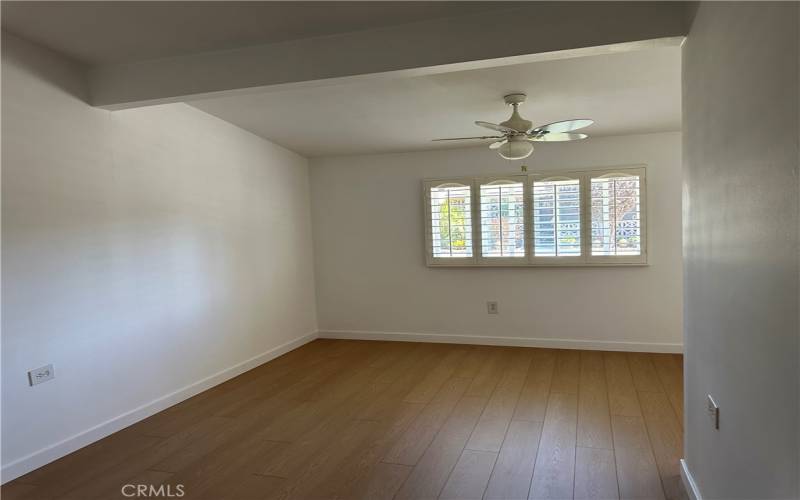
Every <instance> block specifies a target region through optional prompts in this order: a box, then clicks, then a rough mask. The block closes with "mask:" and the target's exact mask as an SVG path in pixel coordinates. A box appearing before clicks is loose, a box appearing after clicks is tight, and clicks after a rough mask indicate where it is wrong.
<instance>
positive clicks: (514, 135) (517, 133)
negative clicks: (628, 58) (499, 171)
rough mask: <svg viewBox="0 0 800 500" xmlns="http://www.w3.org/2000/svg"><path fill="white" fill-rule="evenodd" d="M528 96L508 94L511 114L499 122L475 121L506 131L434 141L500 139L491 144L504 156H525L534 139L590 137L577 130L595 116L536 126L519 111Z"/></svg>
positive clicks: (531, 150)
mask: <svg viewBox="0 0 800 500" xmlns="http://www.w3.org/2000/svg"><path fill="white" fill-rule="evenodd" d="M526 98H527V96H526V95H525V94H523V93H521V92H520V93H514V94H508V95H506V96H504V97H503V100H504V101H505V102H506V104H508V105H510V106H512V107H513V108H514V111H512V112H511V118H509V119H508V120H506V121H504V122H501V123H500V124H499V125H496V124H494V123H489V122H482V121H476V122H475V125H478V126H480V127H485V128H488V129H492V130H495V131H497V132H501V133H502V135H484V136H478V137H453V138H448V139H434V141H462V140H466V139H499V140H498V141H496V142H493V143H492V144H490V145H489V149H497V150H498V151H497V152H498V153H499V154H500V156H502V157H503V158H505V159H506V160H521V159H523V158H527V157H528V156H530V154H531V153H532V152H533V144H531V143H532V142H562V141H575V140H579V139H586V138H587V137H589V136H588V135H586V134H574V133H572V131H573V130H578V129H581V128H584V127H588V126H589V125H591V124H592V123H594V121H593V120H588V119H578V118H575V119H572V120H564V121H560V122H554V123H548V124H547V125H542V126H540V127H536V128H533V123H532V122H531V121H530V120H526V119H524V118H522V117H521V116H520V115H519V111H518V109H517V108H518V107H519V105H520V104H522V103H523V102H525V99H526Z"/></svg>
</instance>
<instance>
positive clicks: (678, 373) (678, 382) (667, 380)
mask: <svg viewBox="0 0 800 500" xmlns="http://www.w3.org/2000/svg"><path fill="white" fill-rule="evenodd" d="M650 357H651V359H652V360H653V365H654V366H655V369H656V373H658V378H659V380H661V385H662V386H663V387H664V392H665V393H666V395H667V398H669V402H670V404H671V405H672V408H673V410H674V411H675V416H676V417H677V418H678V422H679V423H680V424H681V427H683V360H682V358H680V357H676V356H675V355H674V354H651V355H650Z"/></svg>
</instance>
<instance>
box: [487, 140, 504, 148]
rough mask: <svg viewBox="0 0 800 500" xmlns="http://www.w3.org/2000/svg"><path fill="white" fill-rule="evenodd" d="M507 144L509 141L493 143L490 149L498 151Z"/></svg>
mask: <svg viewBox="0 0 800 500" xmlns="http://www.w3.org/2000/svg"><path fill="white" fill-rule="evenodd" d="M507 142H508V139H503V140H502V141H497V142H493V143H491V144H489V149H497V148H499V147H500V146H502V145H503V144H505V143H507Z"/></svg>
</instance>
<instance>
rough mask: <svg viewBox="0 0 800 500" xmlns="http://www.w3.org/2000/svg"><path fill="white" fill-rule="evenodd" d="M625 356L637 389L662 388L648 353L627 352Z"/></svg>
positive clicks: (659, 390)
mask: <svg viewBox="0 0 800 500" xmlns="http://www.w3.org/2000/svg"><path fill="white" fill-rule="evenodd" d="M627 358H628V366H629V367H630V370H631V376H632V377H633V385H634V386H635V387H636V390H637V391H649V392H661V391H662V390H663V389H662V387H661V381H660V380H659V378H658V373H656V367H655V366H654V365H653V361H652V359H651V357H650V355H648V354H644V353H640V352H631V353H627Z"/></svg>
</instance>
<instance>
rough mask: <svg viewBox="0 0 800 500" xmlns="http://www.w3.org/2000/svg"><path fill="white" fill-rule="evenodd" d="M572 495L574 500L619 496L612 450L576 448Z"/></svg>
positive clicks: (604, 498) (612, 498) (606, 498)
mask: <svg viewBox="0 0 800 500" xmlns="http://www.w3.org/2000/svg"><path fill="white" fill-rule="evenodd" d="M573 497H574V498H575V500H589V499H593V500H614V499H617V498H619V487H618V486H617V467H616V464H615V460H614V450H605V449H598V448H583V447H580V446H579V447H578V448H577V450H576V452H575V491H574V494H573Z"/></svg>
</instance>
